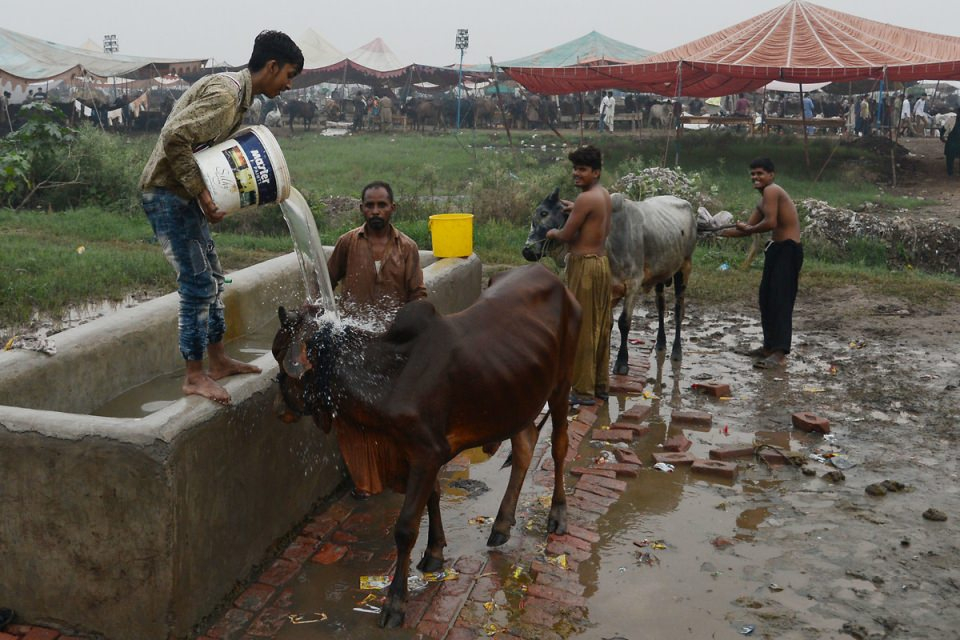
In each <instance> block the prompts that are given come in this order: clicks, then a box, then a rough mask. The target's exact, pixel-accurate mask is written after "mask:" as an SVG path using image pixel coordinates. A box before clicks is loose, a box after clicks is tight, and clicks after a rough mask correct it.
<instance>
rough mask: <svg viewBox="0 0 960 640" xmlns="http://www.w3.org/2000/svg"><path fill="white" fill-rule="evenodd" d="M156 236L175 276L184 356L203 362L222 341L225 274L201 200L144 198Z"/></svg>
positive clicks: (153, 194)
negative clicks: (208, 346) (198, 201)
mask: <svg viewBox="0 0 960 640" xmlns="http://www.w3.org/2000/svg"><path fill="white" fill-rule="evenodd" d="M141 202H142V204H143V210H144V211H145V212H146V213H147V218H148V219H149V220H150V225H151V226H152V227H153V233H154V235H155V236H156V238H157V242H159V243H160V247H161V248H162V249H163V255H164V256H165V257H166V258H167V262H169V263H170V264H171V265H172V266H173V269H174V271H176V272H177V291H178V293H179V294H180V317H179V331H180V353H181V354H182V355H183V357H184V359H185V360H203V354H204V353H205V352H206V350H207V345H208V344H216V343H218V342H221V341H222V340H223V335H224V333H225V332H226V323H225V321H224V319H223V269H222V268H221V267H220V258H218V257H217V250H216V247H214V245H213V238H211V237H210V226H209V225H208V224H207V219H206V218H205V217H204V215H203V212H202V211H201V210H200V205H199V204H198V203H197V201H196V200H184V199H183V198H181V197H180V196H178V195H176V194H175V193H173V192H172V191H168V190H166V189H161V188H154V189H151V190H149V191H144V192H143V193H142V194H141Z"/></svg>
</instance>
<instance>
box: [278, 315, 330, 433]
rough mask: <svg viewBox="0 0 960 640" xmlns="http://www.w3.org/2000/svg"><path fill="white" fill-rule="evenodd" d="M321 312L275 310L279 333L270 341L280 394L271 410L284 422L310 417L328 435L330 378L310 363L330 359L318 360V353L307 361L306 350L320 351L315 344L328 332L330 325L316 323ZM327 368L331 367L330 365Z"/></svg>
mask: <svg viewBox="0 0 960 640" xmlns="http://www.w3.org/2000/svg"><path fill="white" fill-rule="evenodd" d="M322 312H323V310H322V309H321V308H320V307H318V306H315V305H304V307H303V308H301V309H300V311H295V312H288V311H287V310H286V309H284V308H283V307H280V308H279V309H278V314H279V316H280V329H279V330H278V331H277V334H276V335H275V336H274V338H273V347H272V351H273V357H274V358H275V359H276V361H277V364H278V365H279V367H280V371H279V372H278V373H277V383H278V384H279V386H280V392H279V394H278V397H277V402H276V403H275V404H274V408H275V410H276V414H277V417H278V418H280V419H281V420H282V421H283V422H287V423H290V422H295V421H296V420H298V419H300V418H301V417H303V416H305V415H310V416H312V417H313V419H314V421H315V422H316V423H317V426H319V427H321V428H322V429H323V430H324V431H329V430H330V413H331V411H332V406H331V403H330V388H329V385H330V376H329V372H327V371H322V372H318V369H320V368H323V367H315V366H314V364H313V363H314V362H318V361H320V362H328V361H329V360H330V359H329V358H322V357H319V358H318V357H317V356H320V354H319V353H314V354H313V355H314V356H315V357H314V358H312V359H311V358H310V357H309V355H310V353H309V351H310V348H309V346H313V348H314V350H315V351H319V350H320V349H319V348H318V347H317V346H316V344H317V343H322V342H323V336H324V332H325V331H326V333H330V331H331V327H330V324H329V323H320V322H318V318H319V317H320V314H322ZM327 338H328V340H327V342H332V340H330V339H329V336H327ZM308 345H309V346H308ZM330 366H331V367H332V366H333V365H332V363H330ZM324 374H326V375H324Z"/></svg>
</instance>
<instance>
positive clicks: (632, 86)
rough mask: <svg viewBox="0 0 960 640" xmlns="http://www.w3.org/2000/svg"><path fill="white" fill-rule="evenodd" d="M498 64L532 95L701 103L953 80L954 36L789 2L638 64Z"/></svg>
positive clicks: (958, 62) (956, 67)
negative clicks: (829, 85) (799, 90)
mask: <svg viewBox="0 0 960 640" xmlns="http://www.w3.org/2000/svg"><path fill="white" fill-rule="evenodd" d="M502 66H503V67H504V70H505V71H506V73H507V74H508V75H509V76H510V77H511V78H513V79H514V80H516V81H517V82H519V83H520V84H522V85H523V86H524V87H526V88H527V89H529V90H530V91H534V92H536V93H551V94H553V93H560V94H563V93H573V92H577V91H593V90H600V89H625V90H633V91H643V92H647V93H657V94H660V95H665V96H679V95H683V96H699V97H704V98H706V97H714V96H723V95H730V94H733V93H738V92H741V91H754V90H756V89H759V88H760V87H763V86H764V85H766V84H767V83H769V82H771V81H773V80H780V81H783V82H793V83H802V84H809V83H815V82H840V81H843V82H846V81H853V80H864V79H876V80H879V79H884V78H885V79H886V80H887V81H891V82H902V81H910V80H921V79H924V80H957V79H960V38H958V37H955V36H947V35H940V34H935V33H928V32H925V31H917V30H914V29H905V28H902V27H897V26H893V25H889V24H885V23H881V22H875V21H873V20H868V19H866V18H859V17H857V16H853V15H850V14H847V13H842V12H840V11H835V10H833V9H828V8H826V7H821V6H819V5H815V4H811V3H809V2H805V1H804V0H791V2H788V3H787V4H784V5H782V6H779V7H776V8H775V9H771V10H770V11H767V12H765V13H761V14H760V15H758V16H756V17H753V18H750V19H749V20H744V21H743V22H740V23H738V24H735V25H733V26H732V27H728V28H726V29H723V30H721V31H718V32H716V33H713V34H710V35H708V36H705V37H703V38H700V39H698V40H694V41H693V42H690V43H688V44H685V45H681V46H679V47H676V48H674V49H670V50H669V51H665V52H663V53H660V54H657V55H654V56H651V57H649V58H646V59H644V61H643V62H641V63H636V64H622V65H597V66H576V67H552V68H538V67H532V66H528V67H522V66H509V65H507V64H504V65H502Z"/></svg>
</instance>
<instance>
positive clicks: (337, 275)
mask: <svg viewBox="0 0 960 640" xmlns="http://www.w3.org/2000/svg"><path fill="white" fill-rule="evenodd" d="M360 201H361V204H360V212H361V213H362V214H363V218H364V223H363V225H361V226H359V227H357V228H356V229H353V230H352V231H348V232H347V233H345V234H343V235H342V236H340V238H339V239H338V240H337V244H336V246H334V248H333V253H331V254H330V259H329V260H327V270H328V271H329V272H330V283H331V284H332V285H333V286H334V287H336V286H337V284H338V283H340V300H341V303H342V306H343V308H344V311H345V312H346V313H348V314H352V315H356V316H359V317H361V318H370V319H376V320H377V321H381V322H383V323H384V326H386V325H387V324H389V322H390V320H391V319H392V318H393V316H394V315H395V314H396V312H397V311H398V310H399V309H400V307H402V306H403V305H405V304H406V303H408V302H412V301H414V300H420V299H421V298H426V297H427V289H426V287H425V286H424V284H423V270H422V269H421V268H420V250H419V248H418V247H417V243H416V242H414V241H413V240H412V239H411V238H409V237H407V236H406V235H405V234H404V233H402V232H401V231H400V230H398V229H397V228H396V227H394V226H393V225H392V224H390V218H391V217H392V216H393V214H394V212H396V210H397V203H396V202H394V200H393V189H392V188H391V187H390V185H389V184H387V183H386V182H381V181H376V182H371V183H370V184H368V185H367V186H365V187H364V188H363V189H362V190H361V191H360ZM334 424H335V425H336V429H337V442H338V444H339V445H340V451H341V453H342V454H343V459H344V462H346V464H347V468H348V469H349V470H350V477H351V478H352V479H353V483H354V489H353V495H354V497H356V498H360V499H362V498H366V497H367V496H369V495H370V494H374V493H380V492H381V491H383V489H384V487H385V486H387V483H388V482H389V480H390V478H393V477H396V476H397V474H398V473H400V471H399V469H400V468H401V467H402V464H403V462H402V460H400V458H399V457H398V453H397V452H396V451H393V450H391V449H389V448H388V447H386V446H385V445H384V443H383V442H381V441H380V440H378V438H377V435H376V434H374V433H370V432H367V431H363V430H356V429H352V428H350V427H349V426H348V425H346V424H345V423H342V422H340V421H339V420H336V419H334Z"/></svg>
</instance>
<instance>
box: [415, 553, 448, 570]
mask: <svg viewBox="0 0 960 640" xmlns="http://www.w3.org/2000/svg"><path fill="white" fill-rule="evenodd" d="M440 569H443V557H442V556H441V557H439V558H435V557H433V556H428V555H426V554H424V556H423V557H422V558H421V559H420V562H418V563H417V570H418V571H422V572H424V573H431V572H433V571H440Z"/></svg>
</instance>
